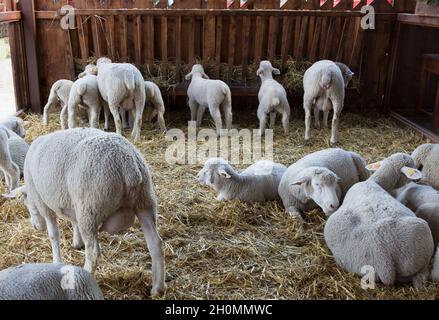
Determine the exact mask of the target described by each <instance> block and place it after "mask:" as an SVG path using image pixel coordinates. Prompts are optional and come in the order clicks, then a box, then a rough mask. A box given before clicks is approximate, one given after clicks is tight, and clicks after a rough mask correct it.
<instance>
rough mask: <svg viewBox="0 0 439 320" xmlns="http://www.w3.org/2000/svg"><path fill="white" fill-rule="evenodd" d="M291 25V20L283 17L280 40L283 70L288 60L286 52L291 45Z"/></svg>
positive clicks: (288, 17)
mask: <svg viewBox="0 0 439 320" xmlns="http://www.w3.org/2000/svg"><path fill="white" fill-rule="evenodd" d="M292 24H293V19H292V18H291V17H290V16H284V17H283V21H282V39H281V49H280V52H281V59H282V68H285V63H286V61H287V58H288V50H289V47H290V43H291V35H290V31H291V26H292Z"/></svg>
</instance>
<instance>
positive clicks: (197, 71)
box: [185, 64, 209, 80]
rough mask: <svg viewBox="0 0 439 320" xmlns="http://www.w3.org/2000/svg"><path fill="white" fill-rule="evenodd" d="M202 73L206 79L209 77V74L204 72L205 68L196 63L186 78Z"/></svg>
mask: <svg viewBox="0 0 439 320" xmlns="http://www.w3.org/2000/svg"><path fill="white" fill-rule="evenodd" d="M196 75H200V76H201V77H202V78H204V79H209V76H208V75H207V74H206V73H205V72H204V68H203V66H202V65H201V64H194V65H193V66H192V70H191V72H189V73H188V74H187V75H186V76H185V79H186V80H190V79H191V78H192V77H194V76H196Z"/></svg>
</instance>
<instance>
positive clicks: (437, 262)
mask: <svg viewBox="0 0 439 320" xmlns="http://www.w3.org/2000/svg"><path fill="white" fill-rule="evenodd" d="M431 280H433V281H434V282H439V250H438V248H436V253H435V254H434V258H433V267H432V269H431Z"/></svg>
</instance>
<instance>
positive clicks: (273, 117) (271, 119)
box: [270, 111, 276, 129]
mask: <svg viewBox="0 0 439 320" xmlns="http://www.w3.org/2000/svg"><path fill="white" fill-rule="evenodd" d="M275 122H276V112H275V111H273V112H270V129H274V123H275Z"/></svg>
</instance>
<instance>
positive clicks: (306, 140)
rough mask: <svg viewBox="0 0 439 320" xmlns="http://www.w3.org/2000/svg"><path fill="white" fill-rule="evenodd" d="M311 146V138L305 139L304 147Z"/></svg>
mask: <svg viewBox="0 0 439 320" xmlns="http://www.w3.org/2000/svg"><path fill="white" fill-rule="evenodd" d="M311 144H312V143H311V138H308V139H305V143H304V145H305V146H310V145H311Z"/></svg>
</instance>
